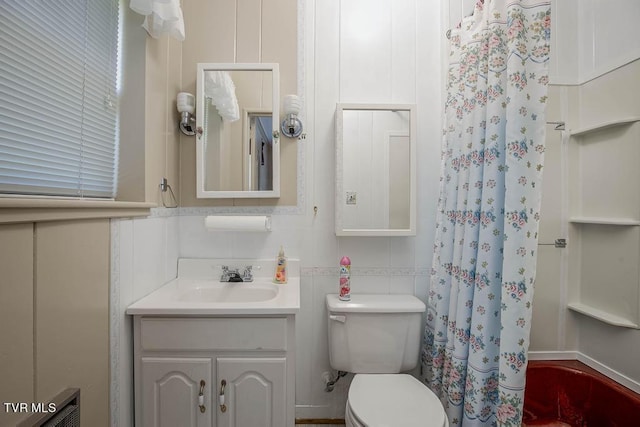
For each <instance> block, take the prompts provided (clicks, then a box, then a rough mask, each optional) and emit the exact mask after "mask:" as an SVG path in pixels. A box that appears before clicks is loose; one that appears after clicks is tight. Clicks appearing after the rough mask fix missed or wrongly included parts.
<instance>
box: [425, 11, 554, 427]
mask: <svg viewBox="0 0 640 427" xmlns="http://www.w3.org/2000/svg"><path fill="white" fill-rule="evenodd" d="M550 15H551V9H550V3H549V1H541V0H537V1H536V0H528V1H527V0H522V1H518V0H487V1H485V2H484V4H483V2H480V1H479V2H478V3H477V4H476V7H475V11H474V13H473V15H472V16H470V17H467V18H465V19H464V20H463V21H462V23H461V25H460V26H459V28H457V29H455V30H453V31H452V32H451V34H450V49H451V51H450V56H449V74H448V81H447V97H446V105H445V128H444V140H443V149H442V172H441V178H440V180H441V182H440V198H439V202H438V215H437V229H436V241H435V246H434V258H433V265H432V270H431V277H430V288H429V295H428V307H427V326H426V328H425V334H424V343H423V348H422V355H421V358H422V374H423V376H424V380H425V382H426V383H427V384H428V385H429V387H430V388H431V389H432V390H433V391H434V392H435V393H436V394H438V395H439V396H440V398H441V400H442V402H443V404H444V406H445V408H446V411H447V415H448V417H449V422H450V425H451V426H520V423H521V420H522V406H523V399H524V383H525V370H526V366H527V349H528V346H529V331H530V321H531V301H532V293H533V284H534V279H535V269H536V249H537V241H538V222H539V212H540V199H541V194H540V192H541V178H542V167H543V159H544V138H545V103H546V100H547V83H548V71H547V68H548V67H547V63H548V60H549V35H550Z"/></svg>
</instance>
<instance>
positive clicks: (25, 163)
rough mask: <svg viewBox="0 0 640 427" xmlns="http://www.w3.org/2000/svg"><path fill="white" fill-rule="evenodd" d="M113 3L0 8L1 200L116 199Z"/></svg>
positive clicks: (0, 4)
mask: <svg viewBox="0 0 640 427" xmlns="http://www.w3.org/2000/svg"><path fill="white" fill-rule="evenodd" d="M117 51H118V0H57V1H39V0H22V1H15V0H0V192H2V193H11V194H27V195H34V194H40V195H51V196H72V197H103V198H113V197H115V189H116V177H117V175H118V174H117V157H118V115H117V82H118V78H117V77H118V76H117V73H118V64H117V62H118V54H117Z"/></svg>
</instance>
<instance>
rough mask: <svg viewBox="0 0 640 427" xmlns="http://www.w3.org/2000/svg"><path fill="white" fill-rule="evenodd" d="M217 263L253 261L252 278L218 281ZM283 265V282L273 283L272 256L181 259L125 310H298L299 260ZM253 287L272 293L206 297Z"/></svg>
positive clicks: (172, 313) (179, 313)
mask: <svg viewBox="0 0 640 427" xmlns="http://www.w3.org/2000/svg"><path fill="white" fill-rule="evenodd" d="M221 265H229V266H243V265H254V266H255V267H254V271H255V273H254V281H253V282H241V283H228V282H226V283H223V282H220V280H219V274H218V272H219V271H220V266H221ZM287 269H288V272H289V277H288V281H287V283H284V284H274V283H272V281H271V279H272V274H273V273H274V271H275V260H222V259H207V260H204V259H203V260H194V259H181V260H179V264H178V277H177V278H176V279H174V280H172V281H170V282H168V283H167V284H165V285H163V286H162V287H161V288H159V289H157V290H156V291H154V292H152V293H150V294H149V295H147V296H145V297H144V298H142V299H140V300H138V301H136V302H135V303H133V304H132V305H130V306H129V307H128V308H127V311H126V313H127V314H129V315H150V316H154V315H155V316H162V315H170V316H206V315H208V316H216V315H247V316H254V315H276V314H296V313H297V312H298V311H299V310H300V276H299V261H297V260H288V263H287ZM272 270H273V271H272ZM253 289H256V290H260V292H273V293H274V294H275V297H273V298H270V299H266V300H264V301H251V302H245V301H238V300H237V298H236V300H234V301H227V302H221V301H216V300H215V298H207V295H208V291H212V293H221V292H223V291H222V290H224V292H227V293H233V292H235V291H236V290H241V291H242V290H245V291H248V294H250V292H251V291H252V290H253ZM201 296H203V297H202V298H200V297H201ZM240 299H241V298H240Z"/></svg>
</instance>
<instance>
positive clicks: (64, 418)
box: [18, 388, 80, 427]
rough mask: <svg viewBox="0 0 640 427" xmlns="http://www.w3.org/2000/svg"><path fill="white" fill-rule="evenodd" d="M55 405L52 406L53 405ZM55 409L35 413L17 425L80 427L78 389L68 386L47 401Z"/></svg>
mask: <svg viewBox="0 0 640 427" xmlns="http://www.w3.org/2000/svg"><path fill="white" fill-rule="evenodd" d="M51 404H53V405H55V406H53V405H51ZM50 406H52V407H55V411H52V412H48V413H45V412H43V413H37V414H33V415H31V416H30V417H29V418H27V419H26V420H24V421H22V422H21V423H20V424H18V427H80V389H79V388H68V389H66V390H64V391H63V392H62V393H60V394H58V395H57V396H55V397H54V398H53V399H51V401H50V402H49V406H47V408H49V407H50Z"/></svg>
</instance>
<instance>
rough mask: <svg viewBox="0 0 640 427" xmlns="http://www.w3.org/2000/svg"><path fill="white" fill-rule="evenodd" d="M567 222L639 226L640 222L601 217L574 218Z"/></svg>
mask: <svg viewBox="0 0 640 427" xmlns="http://www.w3.org/2000/svg"><path fill="white" fill-rule="evenodd" d="M569 222H571V223H573V224H602V225H624V226H640V221H638V220H636V219H631V218H603V217H586V216H574V217H571V218H569Z"/></svg>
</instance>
